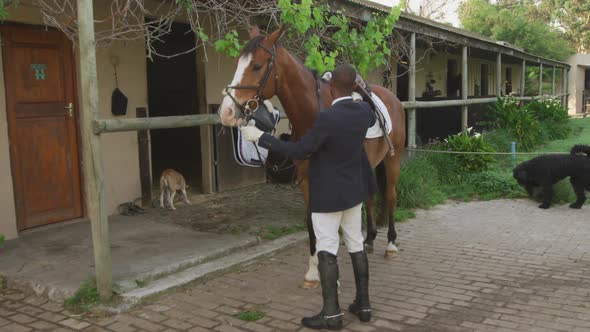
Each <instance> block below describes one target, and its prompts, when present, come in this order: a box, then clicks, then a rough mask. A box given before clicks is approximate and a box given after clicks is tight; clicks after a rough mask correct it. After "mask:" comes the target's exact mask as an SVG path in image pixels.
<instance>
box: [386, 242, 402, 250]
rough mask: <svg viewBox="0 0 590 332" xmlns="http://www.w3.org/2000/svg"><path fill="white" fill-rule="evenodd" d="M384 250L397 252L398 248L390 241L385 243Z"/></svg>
mask: <svg viewBox="0 0 590 332" xmlns="http://www.w3.org/2000/svg"><path fill="white" fill-rule="evenodd" d="M385 250H386V251H394V252H398V251H399V249H397V246H396V245H395V244H393V243H391V242H389V243H388V244H387V247H386V248H385Z"/></svg>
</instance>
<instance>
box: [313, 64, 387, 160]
mask: <svg viewBox="0 0 590 332" xmlns="http://www.w3.org/2000/svg"><path fill="white" fill-rule="evenodd" d="M331 78H332V73H331V72H329V71H327V72H325V73H324V74H323V75H322V80H323V81H324V82H329V81H330V79H331ZM355 83H356V88H355V89H354V92H356V93H358V94H359V95H360V96H361V98H362V100H363V101H365V102H366V103H368V104H369V105H370V106H371V109H372V110H373V113H374V114H375V117H376V118H377V121H378V122H379V127H381V130H382V131H383V137H384V138H385V141H386V142H387V145H388V146H389V153H390V154H391V155H392V156H393V155H394V154H395V147H394V146H393V143H391V139H390V138H389V135H388V134H387V132H388V131H387V126H386V121H385V119H384V118H383V113H382V112H381V111H379V109H378V107H379V106H378V104H377V103H376V102H375V101H374V100H373V98H372V95H373V92H372V91H371V87H370V86H369V85H368V84H367V83H366V82H365V80H363V78H362V77H361V75H359V74H357V75H356V79H355ZM353 95H354V93H353Z"/></svg>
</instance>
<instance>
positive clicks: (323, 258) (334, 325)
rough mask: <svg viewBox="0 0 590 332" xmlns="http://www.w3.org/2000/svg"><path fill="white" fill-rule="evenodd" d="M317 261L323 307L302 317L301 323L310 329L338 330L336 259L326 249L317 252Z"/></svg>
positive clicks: (339, 326)
mask: <svg viewBox="0 0 590 332" xmlns="http://www.w3.org/2000/svg"><path fill="white" fill-rule="evenodd" d="M318 261H319V263H318V270H319V272H320V282H321V284H322V297H323V298H324V307H323V308H322V311H320V313H319V314H317V315H315V316H313V317H305V318H303V319H302V320H301V324H302V325H303V326H305V327H307V328H310V329H318V330H321V329H327V330H340V329H342V316H343V313H342V311H340V305H339V304H338V261H337V260H336V256H334V255H332V254H331V253H329V252H327V251H320V252H318Z"/></svg>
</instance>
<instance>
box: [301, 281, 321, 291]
mask: <svg viewBox="0 0 590 332" xmlns="http://www.w3.org/2000/svg"><path fill="white" fill-rule="evenodd" d="M318 287H320V281H319V280H303V284H302V285H301V288H303V289H316V288H318Z"/></svg>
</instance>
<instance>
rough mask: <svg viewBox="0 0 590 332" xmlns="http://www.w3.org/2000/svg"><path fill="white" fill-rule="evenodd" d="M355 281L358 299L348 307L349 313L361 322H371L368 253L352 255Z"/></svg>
mask: <svg viewBox="0 0 590 332" xmlns="http://www.w3.org/2000/svg"><path fill="white" fill-rule="evenodd" d="M350 258H351V260H352V268H353V270H354V281H355V283H356V298H355V299H354V302H353V303H352V304H351V305H350V306H349V307H348V311H350V312H351V313H353V314H355V315H356V316H357V317H358V318H359V319H360V320H361V322H368V321H370V320H371V303H370V302H369V260H368V259H367V252H366V251H364V250H363V251H359V252H353V253H350Z"/></svg>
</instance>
